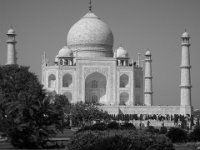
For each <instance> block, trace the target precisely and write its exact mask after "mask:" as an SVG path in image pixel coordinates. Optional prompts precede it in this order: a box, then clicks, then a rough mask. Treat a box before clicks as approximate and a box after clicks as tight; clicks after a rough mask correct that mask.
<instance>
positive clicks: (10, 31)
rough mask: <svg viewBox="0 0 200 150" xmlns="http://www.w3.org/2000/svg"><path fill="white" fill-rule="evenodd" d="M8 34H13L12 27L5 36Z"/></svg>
mask: <svg viewBox="0 0 200 150" xmlns="http://www.w3.org/2000/svg"><path fill="white" fill-rule="evenodd" d="M8 34H15V30H14V29H13V28H12V27H10V29H9V30H8V32H7V35H8Z"/></svg>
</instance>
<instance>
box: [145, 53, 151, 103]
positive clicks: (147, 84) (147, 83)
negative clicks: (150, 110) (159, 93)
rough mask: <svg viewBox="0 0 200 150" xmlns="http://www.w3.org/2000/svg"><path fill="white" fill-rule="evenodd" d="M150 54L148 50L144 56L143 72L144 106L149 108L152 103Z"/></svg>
mask: <svg viewBox="0 0 200 150" xmlns="http://www.w3.org/2000/svg"><path fill="white" fill-rule="evenodd" d="M151 62H152V59H151V52H150V51H149V50H148V51H147V52H146V54H145V72H144V105H146V106H151V105H152V103H153V90H152V66H151Z"/></svg>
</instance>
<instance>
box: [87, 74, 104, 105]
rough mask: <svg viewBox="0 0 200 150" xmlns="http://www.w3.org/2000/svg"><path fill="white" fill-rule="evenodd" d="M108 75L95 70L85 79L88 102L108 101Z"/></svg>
mask: <svg viewBox="0 0 200 150" xmlns="http://www.w3.org/2000/svg"><path fill="white" fill-rule="evenodd" d="M106 85H107V81H106V77H105V76H104V75H103V74H101V73H99V72H94V73H92V74H90V75H88V76H87V77H86V79H85V102H86V103H101V104H105V103H106V97H107V96H106Z"/></svg>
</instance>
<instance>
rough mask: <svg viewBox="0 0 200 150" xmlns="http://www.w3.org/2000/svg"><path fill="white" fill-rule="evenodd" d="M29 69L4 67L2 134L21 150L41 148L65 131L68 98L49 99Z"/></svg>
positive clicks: (0, 107) (0, 86) (0, 102)
mask: <svg viewBox="0 0 200 150" xmlns="http://www.w3.org/2000/svg"><path fill="white" fill-rule="evenodd" d="M45 94H46V93H45V91H44V90H43V87H42V85H41V84H40V82H39V80H38V78H37V76H36V75H35V74H33V73H31V72H29V67H24V66H18V65H7V66H0V130H1V131H2V132H4V133H5V134H6V135H7V136H8V137H9V139H10V140H11V143H12V144H13V145H14V146H15V147H18V148H41V147H44V146H45V144H46V142H47V139H48V138H49V137H51V136H55V134H56V132H57V131H62V130H63V127H64V109H65V105H67V104H68V103H69V102H68V101H67V99H66V98H65V97H64V96H61V95H55V96H54V97H52V96H46V95H45Z"/></svg>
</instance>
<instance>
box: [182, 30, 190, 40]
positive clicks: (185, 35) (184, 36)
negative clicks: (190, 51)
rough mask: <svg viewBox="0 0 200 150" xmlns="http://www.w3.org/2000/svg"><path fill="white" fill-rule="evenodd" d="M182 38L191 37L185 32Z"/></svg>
mask: <svg viewBox="0 0 200 150" xmlns="http://www.w3.org/2000/svg"><path fill="white" fill-rule="evenodd" d="M181 37H182V38H189V37H190V35H189V33H188V32H187V31H186V30H185V32H184V33H183V34H182V36H181Z"/></svg>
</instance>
